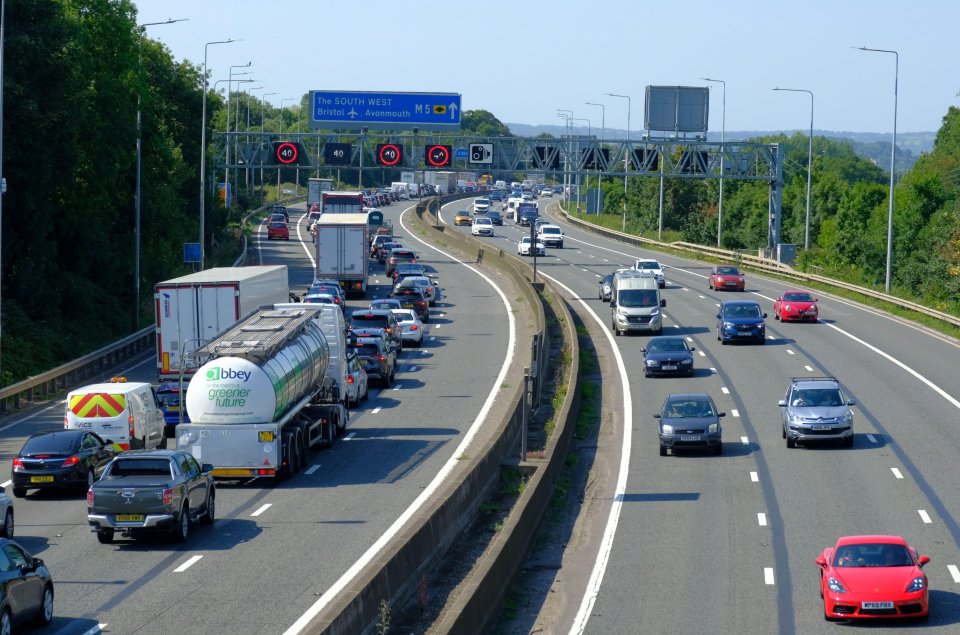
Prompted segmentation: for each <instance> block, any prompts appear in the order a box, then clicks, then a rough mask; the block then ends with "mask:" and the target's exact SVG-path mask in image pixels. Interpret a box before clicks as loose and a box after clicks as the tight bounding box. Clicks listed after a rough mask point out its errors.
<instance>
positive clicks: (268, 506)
mask: <svg viewBox="0 0 960 635" xmlns="http://www.w3.org/2000/svg"><path fill="white" fill-rule="evenodd" d="M271 507H273V503H266V504H264V505H261V506H260V509H258V510H257V511H255V512H253V513H252V514H250V515H251V516H259V515H260V514H262V513H263V512H265V511H267V510H268V509H270V508H271Z"/></svg>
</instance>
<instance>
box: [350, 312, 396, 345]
mask: <svg viewBox="0 0 960 635" xmlns="http://www.w3.org/2000/svg"><path fill="white" fill-rule="evenodd" d="M350 330H352V331H353V332H354V333H355V334H356V335H357V336H362V335H364V334H365V333H369V334H370V335H378V334H379V331H381V330H382V331H384V332H385V333H386V334H387V343H388V344H389V348H390V349H391V351H398V350H400V325H399V324H398V323H397V316H396V315H394V314H393V311H390V310H389V309H361V310H360V311H355V312H354V313H353V314H352V315H351V316H350Z"/></svg>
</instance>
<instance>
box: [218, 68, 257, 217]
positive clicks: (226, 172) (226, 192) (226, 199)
mask: <svg viewBox="0 0 960 635" xmlns="http://www.w3.org/2000/svg"><path fill="white" fill-rule="evenodd" d="M252 64H253V62H247V63H246V64H237V65H234V66H231V67H230V73H229V74H228V75H227V128H226V131H227V136H226V138H225V139H224V145H225V146H226V147H227V158H226V162H225V165H224V168H223V206H224V207H225V208H227V209H230V94H231V91H232V90H233V75H234V73H233V69H235V68H249V67H250V66H251V65H252ZM250 74H251V72H250V71H247V72H245V73H237V75H238V76H239V75H250ZM251 81H252V80H251ZM239 123H240V122H239V121H238V122H237V124H238V125H237V128H239V127H240V126H239Z"/></svg>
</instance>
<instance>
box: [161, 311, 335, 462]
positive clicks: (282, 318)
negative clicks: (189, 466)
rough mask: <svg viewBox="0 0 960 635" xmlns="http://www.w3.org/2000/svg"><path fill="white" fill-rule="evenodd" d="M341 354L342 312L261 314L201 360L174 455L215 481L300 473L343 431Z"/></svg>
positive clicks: (213, 344) (215, 344)
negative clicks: (202, 466)
mask: <svg viewBox="0 0 960 635" xmlns="http://www.w3.org/2000/svg"><path fill="white" fill-rule="evenodd" d="M346 352H347V350H346V331H345V324H344V320H343V314H342V312H341V311H340V307H338V306H335V305H326V304H274V305H273V306H267V307H261V308H260V309H258V310H257V311H255V312H254V313H253V314H251V315H250V316H249V317H247V318H245V319H244V320H241V321H240V322H238V323H237V324H236V325H234V326H233V327H232V328H230V329H229V330H228V331H226V332H224V333H223V334H221V335H219V336H218V337H216V338H215V339H213V340H211V341H210V342H208V343H207V344H206V345H205V346H204V347H203V349H202V350H201V351H200V353H201V354H202V355H204V356H205V357H204V358H205V359H208V360H209V361H207V362H206V363H205V364H204V365H203V366H201V367H200V368H199V369H198V370H197V373H196V375H194V378H193V380H192V381H191V382H190V385H189V387H188V388H187V397H186V405H187V413H188V414H189V417H190V423H188V424H181V425H179V426H177V449H179V450H184V451H187V452H189V453H191V454H192V455H193V457H194V458H195V459H197V461H198V462H201V463H209V464H211V465H213V466H214V469H213V475H214V477H217V478H251V477H287V476H290V475H292V474H294V473H296V472H297V471H299V470H300V469H301V468H302V467H304V465H306V463H307V460H308V457H309V453H310V450H311V449H312V448H314V447H319V446H329V445H331V444H332V443H333V440H334V438H335V437H336V436H337V435H339V434H342V433H343V431H344V429H345V428H346V424H347V417H348V416H347V408H346V399H347V394H346V382H347V359H346Z"/></svg>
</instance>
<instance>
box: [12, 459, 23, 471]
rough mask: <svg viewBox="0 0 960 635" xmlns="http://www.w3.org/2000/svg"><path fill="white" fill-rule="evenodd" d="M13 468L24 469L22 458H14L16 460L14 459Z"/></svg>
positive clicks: (16, 469)
mask: <svg viewBox="0 0 960 635" xmlns="http://www.w3.org/2000/svg"><path fill="white" fill-rule="evenodd" d="M13 469H14V470H15V471H19V470H22V469H23V461H21V460H20V459H14V460H13Z"/></svg>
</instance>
